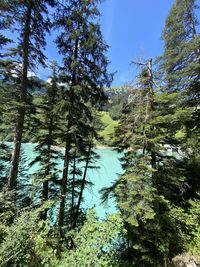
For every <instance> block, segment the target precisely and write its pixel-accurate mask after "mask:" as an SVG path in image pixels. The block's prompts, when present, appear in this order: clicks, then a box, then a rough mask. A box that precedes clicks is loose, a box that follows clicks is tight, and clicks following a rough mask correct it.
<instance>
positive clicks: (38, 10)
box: [8, 0, 54, 190]
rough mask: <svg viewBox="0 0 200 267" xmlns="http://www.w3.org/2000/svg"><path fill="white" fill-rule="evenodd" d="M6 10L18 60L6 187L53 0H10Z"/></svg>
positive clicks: (13, 173) (13, 177)
mask: <svg viewBox="0 0 200 267" xmlns="http://www.w3.org/2000/svg"><path fill="white" fill-rule="evenodd" d="M9 5H10V9H9V12H13V14H14V15H15V16H14V18H15V19H14V22H13V23H14V25H16V27H15V30H16V31H17V32H18V34H19V42H18V46H17V48H16V49H15V50H13V55H12V56H14V55H15V56H16V57H17V59H18V66H17V68H18V72H19V85H18V94H19V105H18V106H17V116H16V129H15V138H14V148H13V151H12V159H11V167H10V173H9V180H8V188H9V189H10V190H13V189H15V187H16V181H17V175H18V166H19V160H20V148H21V142H22V135H23V128H24V120H25V115H26V108H27V92H28V84H29V81H28V71H30V70H32V69H33V68H34V67H35V64H45V62H44V60H45V56H44V54H43V52H42V49H43V48H44V46H45V32H47V31H49V20H48V19H47V18H46V15H47V14H48V5H50V6H53V5H54V1H51V0H50V1H31V0H28V1H25V2H23V3H22V2H21V1H12V2H10V3H9Z"/></svg>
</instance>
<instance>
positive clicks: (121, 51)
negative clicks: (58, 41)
mask: <svg viewBox="0 0 200 267" xmlns="http://www.w3.org/2000/svg"><path fill="white" fill-rule="evenodd" d="M174 2H175V1H174V0H103V3H102V4H101V6H100V11H101V14H102V16H101V20H100V22H101V25H102V32H103V35H104V39H105V41H106V42H107V44H108V45H109V46H110V49H109V52H108V58H109V60H110V65H109V71H110V72H116V74H115V76H114V81H113V84H112V86H120V85H123V84H125V83H127V82H129V81H131V80H134V78H135V77H134V76H135V75H136V69H135V68H134V67H133V66H132V65H131V62H132V61H133V60H135V61H138V60H146V59H149V58H153V59H155V58H156V57H157V56H159V55H161V54H162V51H163V42H162V41H161V34H162V30H163V28H164V24H165V20H166V17H167V15H168V14H169V11H170V8H171V7H172V5H173V3H174ZM197 2H198V3H200V0H198V1H197ZM55 36H56V35H55V33H53V35H52V36H50V37H48V40H47V48H46V52H45V54H46V55H47V57H48V59H49V60H55V59H56V60H57V61H60V60H59V59H60V56H59V55H58V52H57V48H56V47H55V44H53V40H54V39H55ZM38 71H39V73H40V77H41V78H44V79H47V78H48V75H49V72H48V70H47V69H45V70H44V69H42V68H40V67H39V70H38Z"/></svg>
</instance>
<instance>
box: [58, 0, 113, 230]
mask: <svg viewBox="0 0 200 267" xmlns="http://www.w3.org/2000/svg"><path fill="white" fill-rule="evenodd" d="M98 2H99V1H96V0H92V1H87V0H78V1H73V0H70V1H66V3H64V4H63V5H61V6H60V12H59V14H58V16H57V21H56V27H57V28H59V29H61V30H62V31H61V33H60V35H59V36H58V37H57V39H56V43H57V46H58V49H59V52H60V54H61V55H62V56H63V63H64V64H63V67H62V77H63V82H64V83H66V84H67V86H68V89H67V90H66V95H65V101H66V104H65V111H66V112H67V114H66V132H65V134H64V141H65V155H64V169H63V176H62V185H61V198H62V199H61V203H60V213H59V226H60V227H62V226H63V224H64V217H65V215H64V210H65V206H66V197H67V194H68V188H69V185H68V182H69V166H70V162H71V161H72V160H73V157H74V155H71V149H72V148H73V147H77V149H76V152H77V153H79V152H80V151H83V148H84V142H82V141H81V140H84V139H86V140H87V136H91V134H90V132H93V127H91V121H92V115H91V110H90V106H91V104H92V105H97V104H98V102H99V101H101V100H102V99H104V98H105V97H104V93H103V90H102V89H103V86H109V84H110V81H111V76H110V75H109V74H108V73H107V65H108V60H107V58H106V57H105V53H106V51H107V48H108V47H107V45H105V43H104V41H103V38H102V34H101V30H100V25H99V24H98V22H97V20H98V17H99V11H98V9H97V5H98ZM87 149H88V147H87V146H86V147H85V148H84V151H87ZM77 150H78V151H77ZM81 153H82V152H81ZM85 153H86V154H87V152H85ZM86 168H87V166H86ZM81 192H82V190H81ZM80 194H82V193H80Z"/></svg>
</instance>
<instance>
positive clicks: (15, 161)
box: [8, 5, 32, 190]
mask: <svg viewBox="0 0 200 267" xmlns="http://www.w3.org/2000/svg"><path fill="white" fill-rule="evenodd" d="M31 11H32V6H31V5H29V6H28V7H27V11H26V14H25V17H26V19H25V26H24V36H23V43H22V77H21V86H20V104H19V107H18V109H17V113H18V117H17V122H16V129H15V137H14V147H13V151H12V158H11V167H10V172H9V177H8V189H9V190H14V189H15V188H16V183H17V175H18V168H19V162H20V150H21V143H22V135H23V129H24V118H25V113H26V104H27V88H28V78H27V74H28V67H29V40H30V24H31Z"/></svg>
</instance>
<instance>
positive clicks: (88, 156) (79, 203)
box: [73, 143, 92, 228]
mask: <svg viewBox="0 0 200 267" xmlns="http://www.w3.org/2000/svg"><path fill="white" fill-rule="evenodd" d="M91 149H92V143H91V144H90V145H89V149H88V155H87V159H86V164H85V170H84V174H83V179H82V184H81V190H80V194H79V198H78V204H77V208H76V213H75V216H74V223H73V228H75V227H76V224H77V221H78V216H79V210H80V205H81V201H82V197H83V191H84V187H85V180H86V175H87V170H88V165H89V160H90V154H91Z"/></svg>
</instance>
